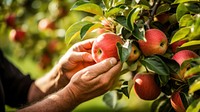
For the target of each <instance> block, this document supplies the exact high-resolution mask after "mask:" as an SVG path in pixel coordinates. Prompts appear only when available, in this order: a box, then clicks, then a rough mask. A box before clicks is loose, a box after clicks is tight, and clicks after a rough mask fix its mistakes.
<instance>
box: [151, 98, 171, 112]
mask: <svg viewBox="0 0 200 112" xmlns="http://www.w3.org/2000/svg"><path fill="white" fill-rule="evenodd" d="M167 100H168V98H167V97H166V96H165V95H163V96H161V97H159V98H158V99H156V100H154V101H153V103H152V104H151V112H157V111H158V109H159V108H160V107H161V106H162V105H163V104H165V103H166V102H167Z"/></svg>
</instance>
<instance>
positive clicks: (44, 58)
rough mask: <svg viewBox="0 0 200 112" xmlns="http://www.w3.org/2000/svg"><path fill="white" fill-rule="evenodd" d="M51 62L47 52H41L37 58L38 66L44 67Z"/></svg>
mask: <svg viewBox="0 0 200 112" xmlns="http://www.w3.org/2000/svg"><path fill="white" fill-rule="evenodd" d="M50 64H51V57H50V55H48V54H47V53H44V54H42V56H41V57H40V60H39V67H40V68H41V69H46V68H47V67H48V66H49V65H50Z"/></svg>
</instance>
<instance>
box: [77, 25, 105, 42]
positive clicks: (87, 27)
mask: <svg viewBox="0 0 200 112" xmlns="http://www.w3.org/2000/svg"><path fill="white" fill-rule="evenodd" d="M100 27H102V24H101V23H96V24H94V23H89V24H87V25H85V26H83V27H82V28H81V32H80V35H81V39H83V38H84V37H85V35H87V33H89V32H91V31H92V30H94V29H97V28H100Z"/></svg>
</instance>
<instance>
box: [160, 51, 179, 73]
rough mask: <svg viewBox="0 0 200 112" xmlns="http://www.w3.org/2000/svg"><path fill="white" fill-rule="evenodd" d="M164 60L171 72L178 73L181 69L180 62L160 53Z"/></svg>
mask: <svg viewBox="0 0 200 112" xmlns="http://www.w3.org/2000/svg"><path fill="white" fill-rule="evenodd" d="M158 56H159V57H160V58H161V59H162V60H163V61H164V63H165V64H166V65H167V66H168V67H169V70H170V74H177V73H178V72H179V70H180V66H179V64H178V63H177V62H176V61H175V60H173V59H169V58H166V57H164V56H161V55H158Z"/></svg>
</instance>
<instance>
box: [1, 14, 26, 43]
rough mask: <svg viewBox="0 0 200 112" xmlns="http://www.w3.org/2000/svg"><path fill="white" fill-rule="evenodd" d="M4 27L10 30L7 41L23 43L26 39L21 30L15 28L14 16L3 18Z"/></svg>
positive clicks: (24, 33)
mask: <svg viewBox="0 0 200 112" xmlns="http://www.w3.org/2000/svg"><path fill="white" fill-rule="evenodd" d="M5 22H6V25H7V26H8V27H10V28H12V29H11V30H10V33H9V39H10V40H11V41H13V42H19V43H21V42H23V41H24V40H25V38H26V32H25V31H24V30H23V29H22V28H17V27H16V26H17V25H16V15H15V14H9V15H7V16H6V18H5Z"/></svg>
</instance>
